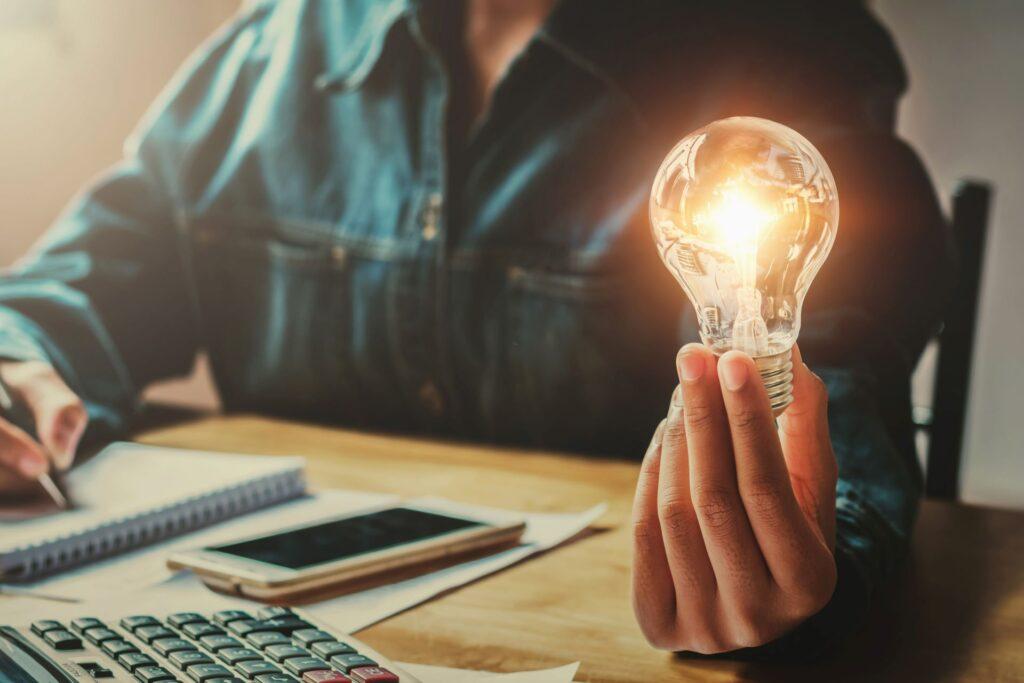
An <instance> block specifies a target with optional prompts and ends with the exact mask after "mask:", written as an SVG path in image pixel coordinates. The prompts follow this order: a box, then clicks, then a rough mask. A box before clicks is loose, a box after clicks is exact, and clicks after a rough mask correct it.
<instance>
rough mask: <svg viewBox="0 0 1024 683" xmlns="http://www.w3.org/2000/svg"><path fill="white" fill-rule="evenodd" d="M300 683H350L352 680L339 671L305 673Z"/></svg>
mask: <svg viewBox="0 0 1024 683" xmlns="http://www.w3.org/2000/svg"><path fill="white" fill-rule="evenodd" d="M302 683H352V679H351V678H349V677H348V676H346V675H345V674H343V673H341V672H340V671H307V672H306V673H304V674H302Z"/></svg>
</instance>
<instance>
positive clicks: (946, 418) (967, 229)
mask: <svg viewBox="0 0 1024 683" xmlns="http://www.w3.org/2000/svg"><path fill="white" fill-rule="evenodd" d="M991 202H992V187H991V186H990V185H989V184H987V183H984V182H978V181H973V180H967V181H964V182H962V183H961V184H960V186H959V187H958V188H957V191H956V193H955V194H954V195H953V221H952V229H953V239H954V241H955V242H956V247H957V251H958V254H959V257H960V272H959V278H958V280H957V287H956V289H955V291H954V294H953V297H952V299H951V301H950V304H949V309H948V310H947V313H946V316H945V324H944V325H943V328H942V331H941V332H940V333H939V337H938V341H939V353H938V360H937V363H936V368H935V387H934V393H933V394H932V408H931V418H930V420H928V424H926V425H923V426H924V427H925V428H926V429H927V430H928V432H929V434H928V451H927V458H926V468H925V494H926V495H927V496H928V497H930V498H940V499H945V500H956V498H957V497H958V496H959V493H960V463H961V460H962V458H963V440H964V429H965V427H966V419H967V395H968V391H969V389H970V380H971V361H972V358H973V355H974V338H975V331H976V322H977V317H978V304H979V301H980V294H981V274H982V266H983V262H984V256H985V240H986V237H987V232H988V217H989V207H990V205H991Z"/></svg>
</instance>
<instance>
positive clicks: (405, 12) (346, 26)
mask: <svg viewBox="0 0 1024 683" xmlns="http://www.w3.org/2000/svg"><path fill="white" fill-rule="evenodd" d="M416 5H417V1H416V0H334V1H333V2H331V3H329V4H328V5H326V6H325V10H326V11H325V16H324V17H322V20H323V21H326V22H330V23H331V24H333V26H334V28H336V29H338V30H337V33H339V34H340V35H336V39H337V40H339V41H343V42H342V44H344V45H345V46H346V47H345V49H344V50H343V51H341V52H340V53H339V54H338V55H337V57H336V58H334V59H333V60H331V61H330V62H329V63H328V65H327V68H326V69H325V70H324V71H323V72H321V73H320V74H319V75H318V76H317V78H316V81H315V85H316V88H317V89H318V90H321V91H338V90H351V89H354V88H358V87H359V86H360V85H362V83H363V81H365V80H366V78H367V77H368V76H369V75H370V73H371V72H372V71H373V68H374V66H376V64H377V62H378V61H379V60H380V56H381V52H382V51H383V49H384V43H385V40H386V39H387V36H388V33H390V31H391V29H392V28H393V27H394V26H395V24H397V23H398V22H399V21H400V20H402V19H405V18H407V17H408V16H409V14H410V13H411V12H412V11H413V10H414V9H415V7H416ZM331 35H335V32H334V31H332V32H331Z"/></svg>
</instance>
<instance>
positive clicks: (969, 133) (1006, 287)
mask: <svg viewBox="0 0 1024 683" xmlns="http://www.w3.org/2000/svg"><path fill="white" fill-rule="evenodd" d="M874 7H875V10H876V12H877V13H878V15H879V16H880V17H881V18H882V20H883V21H884V22H885V23H886V25H888V26H889V27H890V29H891V30H892V31H893V33H894V34H895V35H896V38H897V42H898V43H899V46H900V50H901V52H902V53H903V57H904V59H905V60H906V63H907V67H908V69H909V71H910V78H911V85H910V92H909V95H908V97H907V98H906V99H905V100H904V103H903V105H902V108H901V111H900V131H901V133H902V134H903V135H904V136H905V137H906V138H907V139H908V140H910V142H911V143H912V144H913V145H914V146H915V147H916V148H917V150H918V151H919V152H920V153H921V154H922V156H923V157H924V160H925V163H926V164H927V166H928V168H929V170H930V171H931V173H932V176H933V178H934V180H935V183H936V186H937V188H938V189H939V192H940V193H941V194H943V195H944V196H945V197H948V196H949V195H950V194H951V192H952V190H953V187H954V186H955V184H956V181H957V179H958V178H962V177H964V176H975V177H979V178H984V179H987V180H990V181H992V182H994V183H995V186H996V198H995V207H994V214H993V216H992V222H991V224H990V233H989V242H988V250H987V255H986V259H985V268H984V281H983V283H982V302H981V310H980V317H979V323H978V324H979V330H978V340H977V347H976V350H975V358H974V374H973V377H972V381H971V390H970V403H969V406H970V407H969V415H968V430H967V435H966V440H965V449H966V452H965V461H964V471H963V479H962V484H963V497H964V498H965V499H966V500H969V501H974V502H983V503H986V504H993V505H1007V506H1014V507H1020V508H1024V415H1022V412H1024V411H1022V406H1024V358H1022V357H1021V351H1022V346H1024V262H1022V259H1024V2H1022V1H1021V0H877V1H876V2H875V3H874ZM924 385H925V382H924V381H923V378H921V379H919V381H918V383H917V386H916V387H915V388H917V389H923V388H924Z"/></svg>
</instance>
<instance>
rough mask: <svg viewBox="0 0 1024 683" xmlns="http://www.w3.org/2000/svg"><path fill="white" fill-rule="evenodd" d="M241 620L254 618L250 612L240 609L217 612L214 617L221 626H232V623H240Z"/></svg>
mask: <svg viewBox="0 0 1024 683" xmlns="http://www.w3.org/2000/svg"><path fill="white" fill-rule="evenodd" d="M239 619H252V617H250V616H249V613H248V612H243V611H242V610H240V609H226V610H223V611H220V612H215V613H214V615H213V620H214V621H215V622H217V623H218V624H220V625H221V626H224V625H225V624H230V623H231V622H232V621H238V620H239Z"/></svg>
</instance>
